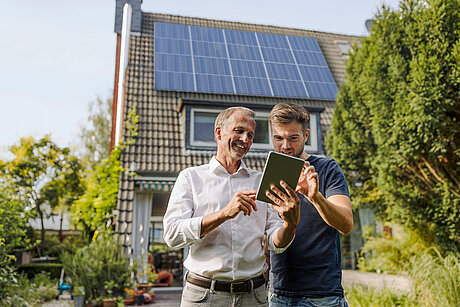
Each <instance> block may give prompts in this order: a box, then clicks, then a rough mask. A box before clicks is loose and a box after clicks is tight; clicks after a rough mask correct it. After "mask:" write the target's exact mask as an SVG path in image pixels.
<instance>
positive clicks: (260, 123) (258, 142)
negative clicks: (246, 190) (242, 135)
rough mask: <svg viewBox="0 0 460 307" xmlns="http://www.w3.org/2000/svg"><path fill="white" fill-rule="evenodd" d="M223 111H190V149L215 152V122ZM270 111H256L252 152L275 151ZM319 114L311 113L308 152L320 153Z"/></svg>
mask: <svg viewBox="0 0 460 307" xmlns="http://www.w3.org/2000/svg"><path fill="white" fill-rule="evenodd" d="M221 111H222V109H204V108H190V109H189V118H190V120H189V121H188V122H189V125H190V129H187V130H186V131H187V133H186V137H187V147H188V149H196V150H200V149H204V150H206V149H208V150H211V149H212V150H214V149H215V148H216V146H217V145H216V142H215V141H214V122H215V120H216V117H217V115H218V114H219V113H220V112H221ZM268 114H269V112H268V111H256V112H255V115H256V116H255V120H256V131H255V136H254V141H253V143H252V147H251V150H250V152H257V151H259V152H261V151H268V150H271V149H273V145H272V140H271V131H270V126H269V124H268ZM318 116H319V113H310V134H309V137H308V140H307V143H306V144H305V150H306V151H307V152H318V140H319V139H318V122H317V117H318Z"/></svg>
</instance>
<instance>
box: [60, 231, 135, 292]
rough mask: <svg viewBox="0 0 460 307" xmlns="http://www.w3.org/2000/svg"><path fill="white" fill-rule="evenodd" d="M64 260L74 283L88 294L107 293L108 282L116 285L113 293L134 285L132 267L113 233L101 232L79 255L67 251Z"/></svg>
mask: <svg viewBox="0 0 460 307" xmlns="http://www.w3.org/2000/svg"><path fill="white" fill-rule="evenodd" d="M62 261H63V264H64V268H65V272H66V274H67V276H68V277H70V278H71V280H72V284H73V285H74V286H75V285H78V286H83V287H84V288H85V294H86V296H87V297H91V298H96V297H102V296H106V295H107V294H108V293H107V289H105V288H104V285H106V284H107V283H112V284H113V285H116V288H115V289H112V291H113V292H116V291H117V292H122V291H123V289H124V288H126V287H129V286H130V283H131V274H132V266H131V265H130V264H129V260H128V259H127V258H126V256H125V255H124V254H123V253H122V246H121V245H120V244H118V243H117V242H116V241H115V239H114V235H113V234H111V233H110V232H102V233H100V234H99V235H97V237H96V238H95V239H93V241H92V242H91V243H90V244H89V245H88V246H85V247H83V248H81V249H78V250H77V251H76V253H75V254H70V253H64V254H63V255H62Z"/></svg>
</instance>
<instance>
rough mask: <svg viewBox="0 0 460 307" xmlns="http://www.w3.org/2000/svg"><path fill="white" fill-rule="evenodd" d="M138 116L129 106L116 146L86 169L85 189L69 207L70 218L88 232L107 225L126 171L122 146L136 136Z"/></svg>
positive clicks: (123, 147)
mask: <svg viewBox="0 0 460 307" xmlns="http://www.w3.org/2000/svg"><path fill="white" fill-rule="evenodd" d="M138 120H139V119H138V115H136V110H135V109H133V110H131V112H130V113H129V114H128V120H127V121H126V122H125V126H126V127H125V136H124V140H122V141H121V142H120V145H119V146H118V147H117V148H115V149H114V150H112V152H111V153H110V155H109V156H108V157H107V158H105V159H103V160H102V161H101V162H99V164H97V165H96V167H95V168H94V170H91V169H90V170H87V172H86V176H85V185H86V192H85V194H84V195H82V196H81V198H80V199H79V200H77V201H76V202H75V203H74V205H73V206H72V208H71V209H72V212H73V215H74V219H75V221H76V222H77V223H79V224H80V225H82V227H83V228H84V230H85V231H86V232H87V233H88V234H89V235H91V234H92V233H94V232H95V231H96V230H98V229H103V228H104V227H105V226H106V225H108V224H110V223H111V221H112V218H113V217H114V210H115V209H116V208H117V201H118V186H119V180H120V174H121V172H123V171H127V170H125V169H123V168H122V167H121V163H120V155H121V153H122V151H123V150H124V149H125V148H126V146H128V145H130V144H132V143H133V142H134V138H135V137H136V136H137V123H138Z"/></svg>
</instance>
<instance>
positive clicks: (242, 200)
mask: <svg viewBox="0 0 460 307" xmlns="http://www.w3.org/2000/svg"><path fill="white" fill-rule="evenodd" d="M256 193H257V191H256V190H248V191H239V192H237V193H236V194H235V196H233V198H232V199H231V200H230V202H229V203H228V204H227V205H226V206H225V207H224V208H222V209H221V210H219V211H217V212H214V213H211V214H208V215H206V216H204V217H203V219H202V220H201V234H200V238H202V237H204V236H205V235H207V234H208V233H210V232H211V231H212V230H214V229H215V228H217V227H219V225H221V224H222V223H224V222H225V221H227V220H230V219H233V218H235V217H236V216H237V215H238V214H239V213H240V212H241V211H243V213H244V215H251V212H252V210H254V211H257V206H256V202H255V199H256Z"/></svg>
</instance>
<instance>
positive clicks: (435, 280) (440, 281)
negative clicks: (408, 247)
mask: <svg viewBox="0 0 460 307" xmlns="http://www.w3.org/2000/svg"><path fill="white" fill-rule="evenodd" d="M408 267H410V269H409V275H410V276H411V278H412V280H413V289H412V290H411V291H409V292H402V291H397V290H392V289H389V288H385V289H375V288H370V287H364V286H356V285H355V286H353V287H352V288H350V289H346V290H345V297H346V299H347V301H348V303H349V305H350V306H353V307H373V306H375V307H386V306H389V307H390V306H392V307H393V306H400V307H405V306H407V307H409V306H411V307H412V306H413V307H419V306H420V307H431V306H443V307H450V306H452V307H458V306H460V262H459V257H458V255H448V256H446V257H443V256H442V255H441V254H440V253H439V252H438V251H437V250H436V249H433V248H431V249H428V250H426V251H425V252H423V253H421V254H419V255H416V256H414V257H412V258H411V259H410V262H409V265H408Z"/></svg>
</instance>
